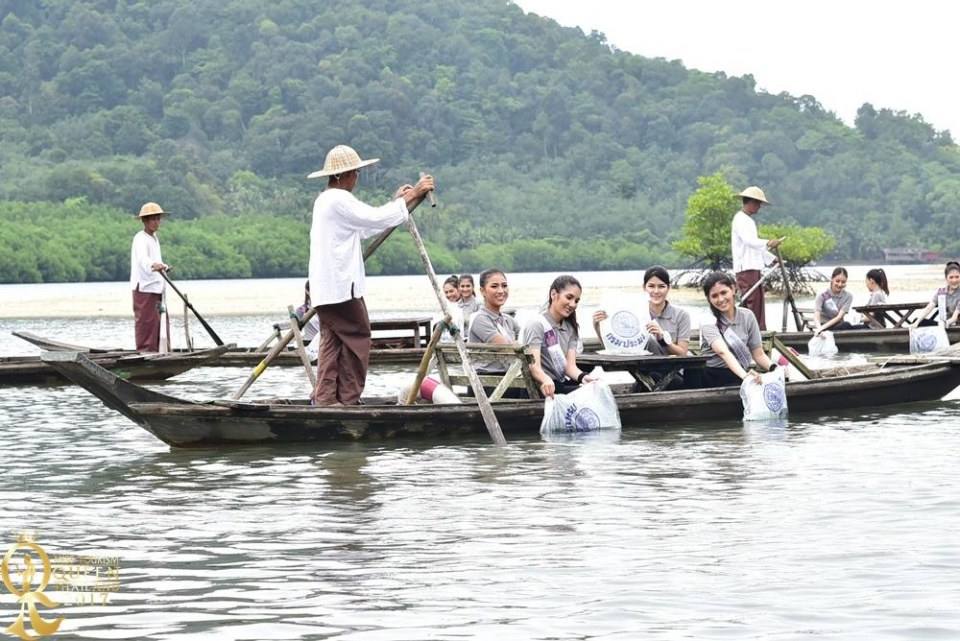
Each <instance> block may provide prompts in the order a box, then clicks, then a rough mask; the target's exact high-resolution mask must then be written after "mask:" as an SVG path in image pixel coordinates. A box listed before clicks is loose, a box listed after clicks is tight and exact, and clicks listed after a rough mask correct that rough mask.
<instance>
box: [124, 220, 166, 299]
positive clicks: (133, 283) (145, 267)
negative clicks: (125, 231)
mask: <svg viewBox="0 0 960 641" xmlns="http://www.w3.org/2000/svg"><path fill="white" fill-rule="evenodd" d="M162 262H163V257H162V256H161V255H160V241H159V240H157V237H156V236H151V235H150V234H148V233H147V232H145V231H143V230H140V231H138V232H137V233H136V235H135V236H134V237H133V246H132V247H131V248H130V289H137V287H138V286H139V288H140V291H141V292H147V293H150V294H162V293H163V287H164V285H165V283H164V282H163V276H161V275H160V272H155V271H153V264H154V263H162Z"/></svg>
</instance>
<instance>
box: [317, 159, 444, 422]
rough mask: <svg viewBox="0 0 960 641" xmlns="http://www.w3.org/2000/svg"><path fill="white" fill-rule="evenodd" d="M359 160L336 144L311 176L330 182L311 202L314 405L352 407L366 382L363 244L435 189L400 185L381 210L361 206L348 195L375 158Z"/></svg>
mask: <svg viewBox="0 0 960 641" xmlns="http://www.w3.org/2000/svg"><path fill="white" fill-rule="evenodd" d="M379 160H380V159H379V158H372V159H370V160H361V159H360V156H359V155H358V154H357V152H356V151H354V150H353V149H352V148H351V147H348V146H346V145H337V146H336V147H334V148H333V149H331V150H330V152H329V153H327V157H326V160H325V161H324V163H323V169H321V170H320V171H315V172H313V173H312V174H310V175H309V176H307V177H308V178H321V177H327V188H326V189H325V190H324V191H323V192H321V193H320V195H319V196H318V197H317V200H316V201H315V202H314V204H313V223H312V225H311V227H310V271H309V275H310V297H311V300H312V303H313V305H314V307H316V309H317V314H318V315H319V316H320V332H321V338H320V354H319V357H318V358H317V387H316V389H314V390H313V395H312V397H311V398H312V400H313V403H314V404H315V405H341V404H342V405H356V404H357V403H359V401H360V394H361V393H362V392H363V386H364V385H365V384H366V380H367V365H368V363H369V361H370V318H369V317H368V316H367V306H366V304H365V303H364V301H363V295H364V294H365V293H366V272H365V270H364V268H363V250H362V248H361V247H360V241H361V240H363V239H364V238H369V237H370V236H373V235H374V234H377V233H379V232H382V231H385V230H387V229H389V228H391V227H396V226H397V225H401V224H403V223H404V222H406V220H407V217H408V216H409V215H410V214H409V212H410V211H412V210H413V209H414V208H416V206H417V205H419V204H420V203H421V202H422V201H423V199H424V198H425V197H426V195H427V194H428V193H429V192H430V191H432V190H433V178H432V177H431V176H424V177H422V178H421V179H420V181H419V182H417V184H416V185H413V186H411V185H401V186H400V188H399V189H397V191H396V193H395V194H394V196H393V198H394V199H393V200H392V201H391V202H389V203H387V204H386V205H383V206H381V207H372V206H370V205H366V204H364V203H362V202H360V201H359V200H358V199H357V198H356V197H355V196H354V195H353V194H352V193H351V192H352V191H353V190H354V188H355V187H356V186H357V179H358V178H359V177H360V169H361V168H363V167H366V166H367V165H372V164H373V163H375V162H377V161H379Z"/></svg>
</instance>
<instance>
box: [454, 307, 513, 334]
mask: <svg viewBox="0 0 960 641" xmlns="http://www.w3.org/2000/svg"><path fill="white" fill-rule="evenodd" d="M519 331H520V325H519V324H517V321H516V320H515V319H514V318H513V317H512V316H507V315H506V314H497V313H494V312H492V311H490V310H489V309H488V308H487V307H485V306H484V307H481V308H480V310H479V311H478V312H477V313H476V314H474V316H473V320H471V321H470V333H469V335H468V337H467V342H470V343H490V342H493V337H494V336H496V335H497V334H501V335H503V336H504V337H506V338H509V339H510V340H512V341H515V340H517V334H518V333H519Z"/></svg>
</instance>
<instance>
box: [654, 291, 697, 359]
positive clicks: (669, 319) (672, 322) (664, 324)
mask: <svg viewBox="0 0 960 641" xmlns="http://www.w3.org/2000/svg"><path fill="white" fill-rule="evenodd" d="M650 319H651V320H653V321H655V322H656V323H657V325H659V326H660V329H662V330H664V331H666V332H667V333H669V334H670V342H672V343H679V342H680V341H688V340H690V314H688V313H687V311H686V310H685V309H681V308H680V307H677V306H676V305H671V304H670V302H669V301H667V304H666V305H664V306H663V311H662V312H660V315H659V316H655V315H654V314H653V312H652V310H651V313H650ZM647 351H649V352H651V353H653V354H658V355H660V356H664V355H666V354H667V353H668V352H667V349H666V348H665V347H664V346H663V345H661V344H660V342H659V341H658V340H657V339H656V338H655V337H653V336H650V338H649V339H647Z"/></svg>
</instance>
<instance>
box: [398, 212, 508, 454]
mask: <svg viewBox="0 0 960 641" xmlns="http://www.w3.org/2000/svg"><path fill="white" fill-rule="evenodd" d="M407 228H408V229H409V230H410V235H411V236H413V242H414V243H415V244H416V246H417V251H418V252H420V260H421V261H422V262H423V267H424V269H426V271H427V276H428V277H429V278H430V284H431V285H433V292H434V294H436V295H437V301H438V302H439V303H440V309H441V310H443V315H444V317H449V316H450V309H449V307H448V306H447V298H446V296H444V295H443V291H442V290H441V289H440V284H439V283H438V282H437V274H436V272H434V271H433V263H431V262H430V256H429V255H428V254H427V248H426V247H425V246H424V244H423V238H421V237H420V232H419V231H418V230H417V224H416V223H415V222H414V220H413V216H411V217H410V218H408V219H407ZM454 341H455V344H456V346H457V351H458V352H459V353H460V360H461V362H462V366H463V371H464V373H465V374H466V375H467V378H468V379H470V387H471V388H472V389H473V394H474V396H475V397H476V399H477V405H478V406H479V407H480V414H481V416H483V422H484V424H485V425H486V426H487V431H488V432H489V433H490V438H491V439H493V442H494V443H496V444H497V445H506V444H507V439H505V438H504V437H503V430H501V429H500V423H499V422H498V421H497V416H496V414H494V413H493V406H491V405H490V399H488V398H487V393H486V391H485V390H484V389H483V383H481V382H480V377H479V376H477V371H476V370H475V369H474V368H473V364H472V363H471V362H470V355H469V354H468V353H467V346H466V343H464V341H463V334H462V333H458V334H457V335H456V336H454Z"/></svg>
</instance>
